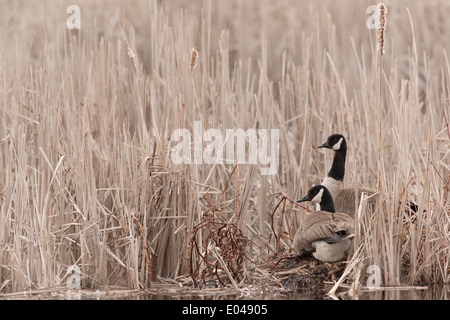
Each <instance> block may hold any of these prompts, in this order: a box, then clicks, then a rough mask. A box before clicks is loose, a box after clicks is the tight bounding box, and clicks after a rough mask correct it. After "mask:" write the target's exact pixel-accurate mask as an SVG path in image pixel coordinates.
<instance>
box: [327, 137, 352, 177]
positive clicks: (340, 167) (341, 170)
mask: <svg viewBox="0 0 450 320" xmlns="http://www.w3.org/2000/svg"><path fill="white" fill-rule="evenodd" d="M346 157H347V146H346V145H345V143H344V142H343V143H342V145H341V148H340V149H339V150H337V151H336V152H335V154H334V159H333V164H332V165H331V169H330V171H328V177H330V178H333V179H334V180H338V181H344V174H345V158H346Z"/></svg>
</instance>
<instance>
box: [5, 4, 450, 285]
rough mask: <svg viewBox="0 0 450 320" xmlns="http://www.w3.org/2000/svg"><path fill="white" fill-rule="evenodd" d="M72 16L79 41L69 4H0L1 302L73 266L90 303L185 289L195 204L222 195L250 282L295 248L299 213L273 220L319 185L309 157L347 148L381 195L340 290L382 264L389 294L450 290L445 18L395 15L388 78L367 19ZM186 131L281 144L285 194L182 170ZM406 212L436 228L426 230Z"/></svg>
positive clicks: (175, 11) (195, 11) (144, 9)
mask: <svg viewBox="0 0 450 320" xmlns="http://www.w3.org/2000/svg"><path fill="white" fill-rule="evenodd" d="M78 3H79V6H80V8H81V15H82V22H81V30H80V31H77V30H72V31H69V30H67V29H66V28H65V20H66V19H67V17H68V14H66V8H67V6H69V5H70V4H72V3H69V1H55V0H47V1H46V2H45V6H46V7H44V2H42V1H39V2H38V1H32V2H28V1H13V2H6V1H2V2H1V3H0V12H1V13H0V37H1V42H0V292H16V291H24V290H39V289H42V288H52V287H58V286H63V285H65V281H66V279H67V276H68V275H67V268H68V267H69V266H72V265H74V264H76V265H78V266H79V267H80V270H81V272H82V275H83V286H84V287H86V288H102V287H103V286H107V285H112V286H116V285H117V286H127V287H129V288H134V289H137V288H142V287H148V286H150V283H151V281H152V280H155V279H156V278H157V277H163V278H173V279H177V278H178V277H180V276H185V275H187V274H188V272H189V253H190V241H189V239H191V236H192V234H193V233H192V232H193V230H194V226H196V225H198V224H199V223H200V222H201V221H202V219H203V216H202V212H203V211H204V210H203V208H202V206H201V202H200V199H202V198H203V197H204V196H205V195H209V196H214V197H215V199H216V197H218V196H219V195H220V194H221V192H222V190H225V192H224V194H223V196H222V197H221V198H220V201H222V203H220V206H221V208H230V209H229V210H228V211H227V210H222V211H221V212H222V214H223V216H224V217H225V218H226V219H228V220H227V221H228V222H229V223H234V224H236V225H237V226H238V227H239V229H240V230H241V232H242V234H243V236H245V237H247V238H248V239H251V243H250V244H249V246H248V252H247V255H248V256H250V257H254V259H255V263H256V262H257V261H256V260H258V259H257V258H259V257H262V256H261V254H262V253H261V250H263V251H264V252H272V253H275V252H276V251H277V250H278V249H279V247H280V245H282V246H284V247H285V248H286V247H288V246H289V245H290V242H289V239H288V238H289V235H293V234H294V232H295V230H296V228H297V227H298V224H299V222H300V221H301V219H302V217H303V216H304V214H305V211H304V210H300V209H299V207H296V206H294V205H293V204H292V203H291V202H290V201H285V202H284V205H283V206H279V207H278V209H276V210H275V207H276V206H277V205H279V203H280V202H279V198H277V197H276V196H272V194H278V193H280V192H281V193H283V194H284V195H286V197H287V198H289V199H291V200H295V199H296V198H297V197H298V196H300V195H301V194H303V193H304V192H305V191H306V190H308V189H309V188H310V187H311V186H312V185H313V184H317V183H319V182H320V181H321V180H322V178H323V177H324V176H325V174H326V172H327V170H328V168H329V167H330V165H331V161H332V154H329V153H324V152H323V151H320V150H317V149H316V148H315V146H317V145H318V144H319V143H321V142H322V141H323V140H324V139H325V138H326V137H327V136H328V135H329V134H331V133H337V132H339V133H342V134H344V135H345V136H346V137H347V139H348V144H349V151H348V163H347V171H346V178H345V184H346V185H348V186H350V185H353V186H367V187H375V186H376V185H377V182H378V180H377V179H378V176H379V178H380V179H379V183H380V190H382V191H383V195H382V196H380V199H379V201H380V203H381V204H382V205H381V206H380V209H379V210H378V211H377V213H376V214H375V215H372V214H371V213H370V211H369V210H364V208H363V207H362V208H361V215H360V217H359V219H358V223H359V229H360V230H365V236H364V237H363V236H362V235H361V237H359V238H357V239H359V240H358V241H357V243H355V248H359V247H360V246H361V250H359V251H357V254H356V255H355V256H354V257H353V260H352V263H350V264H349V265H348V269H347V270H346V272H345V275H346V278H345V279H342V281H345V282H348V283H350V284H355V286H354V287H355V288H358V286H359V284H358V283H360V284H361V285H363V286H364V285H365V283H364V279H365V276H366V269H365V267H366V266H367V265H371V264H376V265H378V266H380V268H381V269H382V272H383V273H382V275H383V284H385V285H389V286H395V285H400V284H411V285H419V284H422V283H427V282H448V281H449V277H450V265H449V262H450V261H449V259H450V258H449V256H450V252H449V247H450V216H449V210H450V209H449V208H450V207H449V182H450V165H449V163H450V151H449V150H450V128H449V116H450V106H449V102H448V98H449V94H450V85H449V81H450V63H449V60H448V52H449V43H448V41H446V38H445V37H443V36H442V34H443V32H444V30H448V28H449V27H450V26H449V22H448V19H446V17H445V15H444V11H445V10H441V9H442V7H448V4H447V2H446V1H433V2H426V1H395V2H394V1H385V4H386V6H387V7H388V9H389V15H388V18H387V19H388V27H387V29H386V33H385V42H384V46H385V53H384V55H383V69H382V70H384V72H383V73H382V74H380V73H379V70H380V69H379V64H378V62H379V60H378V58H377V51H376V46H377V43H376V42H377V41H376V40H377V35H376V31H375V30H368V29H367V28H366V25H365V23H366V19H367V18H368V14H366V9H367V7H368V6H369V5H371V4H373V3H371V2H370V1H358V2H356V3H355V2H354V1H353V0H351V1H350V0H340V1H331V0H330V1H320V2H319V3H318V2H317V1H293V0H292V1H280V2H278V1H276V2H275V1H269V0H246V1H240V0H239V1H238V0H233V1H228V0H227V1H221V0H220V1H206V0H205V1H182V0H180V1H175V0H174V1H173V3H172V6H171V5H170V1H164V2H161V1H156V0H149V1H143V0H142V1H138V0H135V1H120V0H115V1H108V4H106V1H105V2H95V4H93V3H91V2H90V1H87V0H86V1H78ZM45 8H47V9H46V10H45ZM182 8H184V9H182ZM44 10H45V12H46V14H45V15H44ZM94 18H95V19H94ZM193 48H195V50H196V53H197V54H196V57H195V58H196V59H195V61H194V60H193V59H191V58H192V53H193ZM193 62H194V63H193ZM194 65H196V67H195V68H194ZM380 77H381V78H382V81H381V85H382V92H383V101H382V106H383V107H382V109H381V110H382V112H381V113H380V112H379V108H377V106H378V97H379V92H380V88H379V84H380V81H379V79H380ZM194 121H202V125H203V128H204V129H207V128H216V129H219V130H220V131H222V132H225V130H226V129H237V128H242V129H244V130H246V129H249V128H264V129H279V130H280V158H279V168H278V173H277V175H274V176H263V175H260V174H259V169H258V165H240V166H239V175H238V176H237V175H231V173H232V171H233V169H234V167H235V166H234V165H233V164H225V165H221V164H216V165H206V164H192V165H184V164H181V165H175V164H174V163H173V162H172V161H171V148H172V147H173V146H174V145H173V143H170V141H169V139H170V136H171V133H172V132H173V131H174V130H175V129H177V128H186V129H188V130H189V131H190V132H193V129H194V127H193V126H194ZM380 123H381V124H382V131H381V132H380V133H381V135H380V138H381V139H380V142H381V144H380V145H379V141H378V134H377V133H378V132H379V130H378V129H379V124H380ZM379 146H381V148H382V159H381V161H378V154H379ZM378 164H380V167H378ZM230 177H231V179H229V178H230ZM407 200H414V201H415V202H416V203H417V204H418V205H419V212H422V211H423V210H425V211H424V212H426V213H423V214H422V213H419V214H418V216H417V219H416V222H415V223H409V222H405V221H404V219H403V215H402V212H403V211H404V208H405V204H406V202H407ZM363 205H364V204H363ZM381 208H382V209H381ZM274 210H275V211H274ZM274 212H275V213H274ZM272 213H274V214H272ZM285 213H287V214H285ZM237 217H239V220H238V221H237V219H236V218H237ZM271 226H276V229H277V232H279V234H278V236H277V237H273V234H272V230H273V228H272V227H271ZM281 234H283V237H279V235H281ZM196 236H197V237H198V238H197V240H198V243H202V241H203V240H204V238H205V237H206V235H205V234H202V232H197V233H196ZM280 239H281V240H280ZM280 243H281V244H280ZM251 263H252V262H249V261H246V262H245V263H244V268H249V267H250V264H251Z"/></svg>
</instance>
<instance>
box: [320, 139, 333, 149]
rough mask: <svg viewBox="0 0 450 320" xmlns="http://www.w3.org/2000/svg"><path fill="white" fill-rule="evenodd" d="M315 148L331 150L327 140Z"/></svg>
mask: <svg viewBox="0 0 450 320" xmlns="http://www.w3.org/2000/svg"><path fill="white" fill-rule="evenodd" d="M317 148H328V149H331V146H330V144H329V143H328V140H327V141H325V142H324V143H322V144H321V145H320V146H318V147H317Z"/></svg>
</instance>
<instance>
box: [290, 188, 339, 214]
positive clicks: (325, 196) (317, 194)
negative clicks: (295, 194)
mask: <svg viewBox="0 0 450 320" xmlns="http://www.w3.org/2000/svg"><path fill="white" fill-rule="evenodd" d="M305 201H310V202H312V203H317V204H318V205H319V206H320V210H321V211H327V212H332V213H334V212H336V210H335V209H334V203H333V198H332V197H331V194H330V192H329V191H328V189H327V188H326V187H325V186H323V185H317V186H314V187H312V188H311V189H309V190H308V193H307V194H306V195H305V196H304V197H303V198H301V199H299V200H297V202H298V203H300V202H305Z"/></svg>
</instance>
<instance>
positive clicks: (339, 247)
mask: <svg viewBox="0 0 450 320" xmlns="http://www.w3.org/2000/svg"><path fill="white" fill-rule="evenodd" d="M303 201H311V202H314V203H318V204H319V205H320V211H315V212H313V213H311V214H309V215H308V216H307V217H306V219H305V221H304V222H303V223H302V224H301V226H300V228H299V229H298V230H297V232H296V233H295V236H294V247H295V249H296V250H297V252H298V253H299V254H300V255H303V254H305V253H309V252H312V255H313V256H314V257H315V258H316V259H317V260H320V261H325V262H335V261H339V260H341V259H343V258H344V257H345V256H346V254H347V252H348V251H349V249H350V247H351V243H352V240H351V239H352V238H353V236H354V231H355V227H354V221H353V219H352V218H351V217H350V216H348V215H347V214H345V213H342V212H336V211H335V209H334V204H333V198H332V197H331V194H330V192H329V191H328V189H327V188H326V187H324V186H322V185H318V186H314V187H312V188H311V189H310V190H309V191H308V193H307V194H306V196H304V197H303V198H301V199H300V200H298V201H297V202H303Z"/></svg>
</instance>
